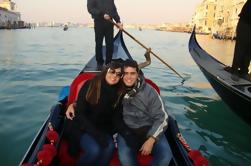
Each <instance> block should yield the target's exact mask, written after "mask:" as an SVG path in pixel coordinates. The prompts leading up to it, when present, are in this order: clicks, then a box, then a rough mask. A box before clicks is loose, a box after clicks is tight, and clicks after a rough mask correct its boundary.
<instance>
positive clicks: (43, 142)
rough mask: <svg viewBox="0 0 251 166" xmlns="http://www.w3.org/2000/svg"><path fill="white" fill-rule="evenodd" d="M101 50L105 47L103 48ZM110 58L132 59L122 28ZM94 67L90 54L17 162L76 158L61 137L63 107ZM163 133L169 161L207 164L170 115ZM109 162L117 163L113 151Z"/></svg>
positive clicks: (59, 161)
mask: <svg viewBox="0 0 251 166" xmlns="http://www.w3.org/2000/svg"><path fill="white" fill-rule="evenodd" d="M103 51H105V48H104V50H103ZM103 55H104V54H103ZM113 59H123V60H125V59H132V57H131V55H130V54H129V52H128V50H127V48H126V46H125V43H124V41H123V36H122V32H119V33H118V34H117V35H116V37H115V38H114V54H113ZM96 69H97V64H96V60H95V57H93V58H92V59H91V60H90V61H89V62H88V63H87V64H86V66H85V67H84V69H83V70H82V71H81V72H80V73H79V75H78V76H77V77H76V78H75V79H74V80H73V82H72V84H71V86H70V87H69V88H67V87H64V88H63V89H62V91H61V93H60V97H59V100H58V103H57V104H56V105H55V106H53V107H52V109H51V113H50V115H49V117H48V118H47V119H46V120H45V122H44V123H43V125H42V127H41V129H40V130H39V132H38V134H37V135H36V137H35V138H34V140H33V142H32V143H31V145H30V147H29V149H28V150H27V152H26V154H25V155H24V157H23V159H22V161H21V162H20V165H23V166H26V165H27V166H28V165H35V164H37V165H39V164H40V165H60V166H64V165H67V166H70V165H74V163H75V162H76V160H77V158H72V157H70V156H69V155H68V153H67V142H66V141H65V140H64V138H63V132H64V123H65V110H66V108H67V105H69V104H70V103H72V102H73V101H75V98H76V96H77V94H78V90H79V89H80V87H81V86H82V85H83V83H84V82H85V81H86V80H88V79H90V78H92V77H94V76H95V74H96V73H97V72H98V71H97V70H96ZM146 82H147V83H149V84H150V85H152V86H153V87H154V88H155V89H156V90H157V91H158V92H160V90H159V88H158V86H157V85H156V84H155V83H154V82H152V81H151V80H149V79H146ZM68 90H69V93H68ZM165 136H166V139H167V140H168V142H169V145H170V147H171V150H172V153H173V160H172V165H182V166H183V165H188V166H190V165H191V166H192V165H203V164H207V160H206V159H205V158H204V157H203V156H202V155H201V153H200V152H199V151H198V150H192V149H191V148H190V147H189V145H188V144H187V143H186V141H185V139H184V138H183V137H182V135H181V133H180V131H179V128H178V126H177V122H176V121H175V120H174V119H173V118H172V117H171V116H170V115H169V120H168V129H167V131H166V132H165ZM138 160H139V163H140V164H141V165H148V164H149V161H150V160H151V156H141V155H138ZM109 165H110V166H117V165H119V160H118V157H117V154H116V153H115V154H114V156H113V159H112V160H111V162H110V164H109Z"/></svg>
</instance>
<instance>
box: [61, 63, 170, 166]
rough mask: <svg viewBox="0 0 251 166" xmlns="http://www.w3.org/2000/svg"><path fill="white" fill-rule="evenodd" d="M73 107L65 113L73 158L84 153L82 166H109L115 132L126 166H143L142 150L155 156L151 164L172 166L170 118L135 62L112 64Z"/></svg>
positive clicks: (87, 85)
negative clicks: (168, 137) (140, 163)
mask: <svg viewBox="0 0 251 166" xmlns="http://www.w3.org/2000/svg"><path fill="white" fill-rule="evenodd" d="M73 105H74V106H73ZM73 105H70V106H69V107H68V109H67V112H66V116H67V118H68V120H67V124H66V125H67V126H66V130H65V136H66V138H67V139H68V142H69V153H70V154H72V155H74V154H76V152H78V150H80V149H81V150H83V151H84V153H82V154H81V156H80V158H79V160H78V161H77V165H85V166H88V165H97V166H102V165H104V166H105V165H108V164H109V162H110V160H111V158H112V155H113V151H114V141H113V135H114V133H118V136H117V143H118V156H119V160H120V163H121V165H122V166H134V165H138V162H137V158H136V156H137V153H138V151H140V153H141V154H142V155H150V154H152V156H153V159H152V161H151V165H154V166H162V165H163V166H166V165H168V164H169V162H170V160H171V158H172V152H171V150H170V147H169V144H168V142H167V140H166V138H165V136H164V132H165V130H166V128H167V119H168V115H167V113H166V111H165V110H164V105H163V102H162V100H161V98H160V96H159V94H158V93H157V91H156V90H155V89H154V88H153V87H152V86H150V85H149V84H147V83H146V82H145V79H144V77H143V76H140V75H139V67H138V64H137V62H136V61H133V60H126V61H124V62H123V64H121V63H118V62H112V63H110V64H108V65H107V66H106V68H105V69H103V71H102V72H101V73H100V74H98V75H97V76H95V77H94V78H93V79H91V80H88V81H87V82H86V83H85V84H84V85H83V86H82V88H81V89H80V92H79V94H78V98H77V101H76V103H75V104H73Z"/></svg>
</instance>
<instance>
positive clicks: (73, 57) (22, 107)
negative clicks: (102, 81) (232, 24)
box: [0, 28, 251, 166]
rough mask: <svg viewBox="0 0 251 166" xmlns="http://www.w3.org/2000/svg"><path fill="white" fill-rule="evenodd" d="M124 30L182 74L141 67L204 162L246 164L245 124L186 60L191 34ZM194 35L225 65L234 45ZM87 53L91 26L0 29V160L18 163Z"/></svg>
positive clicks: (249, 156) (135, 51) (250, 158)
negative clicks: (201, 154) (182, 77)
mask: <svg viewBox="0 0 251 166" xmlns="http://www.w3.org/2000/svg"><path fill="white" fill-rule="evenodd" d="M128 32H129V33H131V34H132V35H133V36H135V37H136V38H137V39H138V40H139V41H141V42H143V43H144V44H145V45H147V46H150V47H151V48H152V51H153V52H155V53H156V54H158V55H159V56H160V57H161V58H162V59H164V60H165V61H166V62H167V63H168V64H170V65H171V66H172V67H173V68H175V69H176V70H177V71H178V72H179V73H180V74H181V75H183V76H186V77H188V78H189V79H188V80H187V81H185V82H184V84H182V83H181V79H180V78H179V77H177V76H176V75H175V74H174V73H173V72H172V71H171V70H169V69H168V68H167V67H166V66H165V65H163V64H162V63H160V62H159V61H158V60H157V59H155V58H152V64H151V66H149V67H147V68H145V69H143V71H144V73H145V75H146V77H149V78H151V79H152V80H153V81H155V82H156V83H157V84H158V85H159V86H160V89H161V95H162V97H163V100H164V102H165V105H166V108H167V111H168V113H169V114H171V115H172V116H174V117H175V118H176V120H177V122H178V125H179V128H180V130H181V132H182V134H183V136H184V137H185V139H186V140H187V142H188V143H189V144H190V146H191V147H192V148H193V149H199V150H200V151H201V152H202V153H203V154H204V155H205V156H206V157H207V158H208V159H209V162H210V164H211V165H215V166H222V165H240V166H241V165H251V145H250V140H251V132H250V129H251V127H250V126H249V125H247V124H246V123H245V122H243V121H242V120H241V119H240V118H239V117H238V116H236V114H235V113H233V112H232V111H231V110H230V109H229V107H228V106H227V105H226V104H225V103H224V102H223V101H222V100H221V98H220V97H219V96H218V95H217V93H216V92H215V91H214V90H213V89H212V87H211V85H210V84H209V83H208V81H207V80H206V78H205V77H204V76H203V74H202V73H201V71H200V70H199V68H198V67H197V65H196V64H195V63H194V61H193V60H192V58H191V56H190V54H189V52H188V40H189V36H190V34H186V33H171V32H161V31H155V30H142V31H138V30H131V29H128ZM198 38H199V42H200V43H201V44H202V46H203V47H205V49H206V50H207V51H208V52H210V53H211V54H213V55H215V57H216V58H217V59H219V60H221V61H223V62H224V63H226V64H231V61H232V52H233V48H234V42H231V41H218V40H212V39H210V38H209V37H208V36H198ZM124 40H125V43H126V45H127V48H128V50H129V52H130V53H131V54H132V55H133V57H134V58H135V59H136V60H137V61H139V62H140V61H143V60H144V58H143V54H144V50H143V49H142V48H141V47H140V46H139V45H137V44H136V43H135V42H134V41H132V40H131V39H130V38H128V37H127V36H126V35H124ZM93 54H94V32H93V29H91V28H69V29H68V31H63V29H62V28H36V29H30V30H25V29H24V30H1V31H0V80H1V81H0V161H1V164H0V165H5V166H14V165H18V163H19V161H20V160H21V158H22V156H23V155H24V153H25V152H26V150H27V148H28V147H29V145H30V143H31V141H32V140H33V138H34V137H35V135H36V133H37V132H38V130H39V128H40V127H41V125H42V123H43V122H44V120H45V119H46V117H47V116H48V114H49V110H50V108H51V106H52V105H54V104H55V103H56V101H57V97H58V93H59V91H60V89H61V87H63V86H65V85H69V84H70V83H71V81H72V80H73V78H74V77H75V76H76V75H77V74H78V72H79V71H80V70H81V69H82V68H83V66H84V65H85V64H86V62H87V61H88V60H89V59H90V58H91V57H92V55H93Z"/></svg>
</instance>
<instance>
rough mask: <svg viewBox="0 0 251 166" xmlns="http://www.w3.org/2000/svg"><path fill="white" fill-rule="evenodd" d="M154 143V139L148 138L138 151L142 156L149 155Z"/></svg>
mask: <svg viewBox="0 0 251 166" xmlns="http://www.w3.org/2000/svg"><path fill="white" fill-rule="evenodd" d="M154 143H155V138H153V137H149V138H148V139H147V140H146V141H145V142H144V144H143V145H142V146H141V148H140V150H139V151H141V154H142V155H143V156H146V155H149V154H151V152H152V149H153V145H154Z"/></svg>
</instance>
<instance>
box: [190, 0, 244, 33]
mask: <svg viewBox="0 0 251 166" xmlns="http://www.w3.org/2000/svg"><path fill="white" fill-rule="evenodd" d="M246 1H247V0H204V1H203V2H202V3H201V4H200V5H199V6H198V7H197V8H196V11H195V14H194V15H193V18H192V21H191V24H192V25H194V24H196V27H197V30H198V32H201V33H208V34H212V35H214V36H215V35H216V36H218V37H220V38H234V37H235V34H236V26H237V23H238V20H239V17H238V14H239V13H240V11H241V9H242V7H243V5H244V4H245V2H246Z"/></svg>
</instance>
